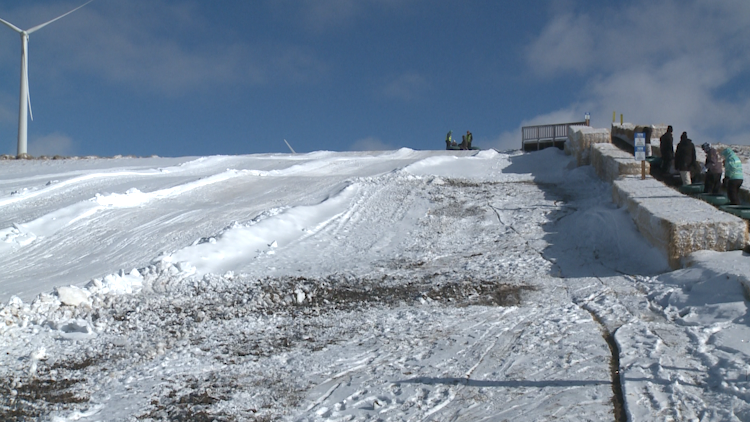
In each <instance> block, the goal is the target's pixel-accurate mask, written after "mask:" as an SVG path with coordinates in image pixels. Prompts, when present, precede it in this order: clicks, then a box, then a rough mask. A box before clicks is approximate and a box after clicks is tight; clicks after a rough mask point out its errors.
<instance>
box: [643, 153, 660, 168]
mask: <svg viewBox="0 0 750 422" xmlns="http://www.w3.org/2000/svg"><path fill="white" fill-rule="evenodd" d="M646 161H647V162H648V164H649V165H650V166H654V167H661V157H654V156H651V157H646Z"/></svg>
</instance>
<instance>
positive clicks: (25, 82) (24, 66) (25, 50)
mask: <svg viewBox="0 0 750 422" xmlns="http://www.w3.org/2000/svg"><path fill="white" fill-rule="evenodd" d="M92 1H94V0H89V1H87V2H86V3H84V4H82V5H80V6H78V7H76V8H75V9H73V10H71V11H70V12H68V13H65V14H63V15H60V16H58V17H56V18H54V19H52V20H50V21H47V22H45V23H43V24H41V25H37V26H35V27H33V28H31V29H27V30H25V31H24V30H23V29H21V28H19V27H17V26H15V25H13V24H12V23H10V22H8V21H6V20H3V19H0V22H2V23H4V24H5V25H6V26H8V28H10V29H12V30H14V31H16V32H18V33H19V34H21V98H20V101H19V102H20V105H19V108H18V156H19V157H20V156H22V155H24V154H26V132H27V130H26V129H27V119H26V107H27V106H28V110H29V114H31V120H34V114H33V113H31V98H29V35H31V34H32V33H34V32H36V31H38V30H40V29H42V28H44V27H45V26H47V25H49V24H51V23H52V22H54V21H56V20H58V19H61V18H64V17H65V16H68V15H69V14H71V13H73V12H75V11H76V10H78V9H80V8H82V7H83V6H85V5H87V4H89V3H91V2H92Z"/></svg>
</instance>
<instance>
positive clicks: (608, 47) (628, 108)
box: [526, 0, 750, 143]
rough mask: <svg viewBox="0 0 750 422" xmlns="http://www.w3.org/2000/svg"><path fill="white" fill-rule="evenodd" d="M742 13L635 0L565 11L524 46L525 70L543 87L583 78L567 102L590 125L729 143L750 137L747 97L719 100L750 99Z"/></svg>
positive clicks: (747, 35) (747, 32)
mask: <svg viewBox="0 0 750 422" xmlns="http://www.w3.org/2000/svg"><path fill="white" fill-rule="evenodd" d="M749 4H750V3H748V2H745V1H727V2H715V1H709V0H689V1H677V0H656V1H652V0H639V1H633V2H626V3H617V4H616V5H615V6H612V7H606V6H605V7H596V8H594V7H588V8H585V9H586V11H585V12H578V13H575V12H569V11H566V12H563V13H562V14H560V15H559V16H553V17H552V18H551V19H550V21H549V23H548V24H547V25H546V26H545V27H544V28H543V29H542V30H541V32H540V34H539V36H538V37H537V38H536V39H535V40H534V41H533V42H531V43H530V44H529V46H528V49H527V55H526V59H527V64H528V65H529V67H530V68H531V69H532V70H533V71H534V72H535V74H537V75H538V76H541V77H544V78H549V77H556V76H560V75H571V74H572V75H577V76H578V77H580V78H585V79H584V82H583V83H582V86H583V87H584V88H583V89H582V91H581V92H580V93H579V95H578V97H577V98H576V99H575V101H578V102H584V103H586V104H588V106H587V107H588V108H587V111H591V113H592V121H593V123H594V124H595V125H599V126H601V127H609V124H610V123H611V116H612V112H613V111H615V112H616V113H617V116H616V117H617V120H619V114H620V113H622V114H624V120H625V121H628V122H631V123H636V124H655V123H667V124H672V125H673V126H675V131H679V132H682V131H683V130H684V131H688V133H689V134H691V138H693V140H695V141H705V140H707V141H726V140H729V139H731V140H733V141H735V142H736V141H737V140H741V136H740V134H742V133H748V131H750V124H749V123H748V120H747V118H746V116H747V112H748V111H750V98H748V97H747V96H744V95H740V96H731V95H727V94H726V92H727V91H729V92H732V91H734V90H735V89H738V88H739V89H743V90H744V91H745V92H750V86H748V85H747V75H748V72H747V69H748V65H750V56H748V54H747V51H748V49H749V48H750V6H749ZM581 5H582V6H585V5H584V4H583V2H581ZM574 9H575V8H574ZM579 9H584V7H579ZM743 79H744V82H743V81H742V80H743ZM548 117H549V116H548ZM576 120H577V119H576ZM547 123H554V122H553V121H548V122H547ZM742 143H750V137H745V141H744V142H742Z"/></svg>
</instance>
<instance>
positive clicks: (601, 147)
mask: <svg viewBox="0 0 750 422" xmlns="http://www.w3.org/2000/svg"><path fill="white" fill-rule="evenodd" d="M645 164H646V175H647V176H648V175H649V173H650V172H651V166H650V165H649V163H648V162H646V163H645ZM591 166H592V167H594V170H595V171H596V174H597V175H598V176H599V177H600V178H601V179H602V180H605V181H607V182H609V183H612V182H613V181H614V180H616V179H618V178H620V177H621V176H624V175H638V176H640V175H641V162H640V161H635V157H633V154H630V153H627V152H625V151H623V150H621V149H620V148H618V147H617V146H616V145H613V144H594V145H591Z"/></svg>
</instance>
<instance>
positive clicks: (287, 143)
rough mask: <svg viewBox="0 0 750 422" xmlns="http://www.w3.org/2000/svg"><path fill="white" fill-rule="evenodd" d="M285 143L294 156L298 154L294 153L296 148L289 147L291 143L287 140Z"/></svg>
mask: <svg viewBox="0 0 750 422" xmlns="http://www.w3.org/2000/svg"><path fill="white" fill-rule="evenodd" d="M284 143H285V144H286V146H288V147H289V149H290V150H292V154H296V152H294V148H292V146H291V145H289V142H287V141H286V139H284Z"/></svg>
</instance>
